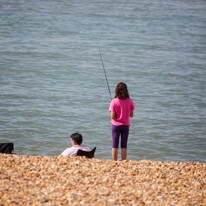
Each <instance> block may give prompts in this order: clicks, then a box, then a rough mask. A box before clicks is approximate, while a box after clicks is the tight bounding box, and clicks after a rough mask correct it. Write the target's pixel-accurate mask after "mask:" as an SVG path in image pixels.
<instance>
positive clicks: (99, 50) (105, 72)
mask: <svg viewBox="0 0 206 206" xmlns="http://www.w3.org/2000/svg"><path fill="white" fill-rule="evenodd" d="M99 55H100V57H101V61H102V67H103V70H104V75H105V78H106V82H107V87H108V90H109V94H110V98H111V100H112V95H111V91H110V88H109V82H108V79H107V74H106V71H105V68H104V63H103V59H102V54H101V50H100V48H99Z"/></svg>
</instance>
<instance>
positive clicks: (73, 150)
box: [62, 145, 91, 157]
mask: <svg viewBox="0 0 206 206" xmlns="http://www.w3.org/2000/svg"><path fill="white" fill-rule="evenodd" d="M79 149H81V150H84V151H88V152H90V151H91V150H90V149H89V148H88V147H84V146H81V145H73V146H72V147H69V148H67V149H65V150H64V151H63V152H62V155H63V156H64V157H66V156H76V155H77V151H78V150H79Z"/></svg>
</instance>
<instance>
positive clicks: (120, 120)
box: [109, 98, 135, 126]
mask: <svg viewBox="0 0 206 206" xmlns="http://www.w3.org/2000/svg"><path fill="white" fill-rule="evenodd" d="M134 109H135V107H134V103H133V101H132V99H131V98H127V99H119V98H115V99H113V100H112V101H111V103H110V106H109V111H110V112H115V113H116V119H112V120H111V122H112V124H113V125H115V126H120V125H128V126H130V119H129V118H130V111H131V110H134Z"/></svg>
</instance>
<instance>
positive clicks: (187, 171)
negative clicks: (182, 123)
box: [0, 154, 206, 206]
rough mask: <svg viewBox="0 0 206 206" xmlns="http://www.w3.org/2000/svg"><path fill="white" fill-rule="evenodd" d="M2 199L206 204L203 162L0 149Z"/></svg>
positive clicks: (53, 202)
mask: <svg viewBox="0 0 206 206" xmlns="http://www.w3.org/2000/svg"><path fill="white" fill-rule="evenodd" d="M0 166H1V168H0V205H1V206H7V205H21V206H23V205H95V206H97V205H101V206H102V205H108V206H109V205H125V206H126V205H164V206H166V205H193V206H194V205H202V206H203V205H206V186H205V185H206V164H204V163H192V162H160V161H148V160H141V161H131V160H126V161H116V162H115V161H112V160H100V159H87V158H84V157H67V158H61V159H60V158H57V157H46V156H29V155H15V154H12V155H10V154H0Z"/></svg>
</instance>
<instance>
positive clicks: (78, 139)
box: [71, 133, 83, 145]
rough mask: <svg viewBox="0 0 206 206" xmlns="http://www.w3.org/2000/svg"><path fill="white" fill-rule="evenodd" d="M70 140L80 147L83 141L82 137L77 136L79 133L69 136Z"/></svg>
mask: <svg viewBox="0 0 206 206" xmlns="http://www.w3.org/2000/svg"><path fill="white" fill-rule="evenodd" d="M71 139H72V140H73V141H75V142H76V143H77V144H79V145H81V143H82V141H83V138H82V135H81V134H79V133H73V134H72V135H71Z"/></svg>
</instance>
